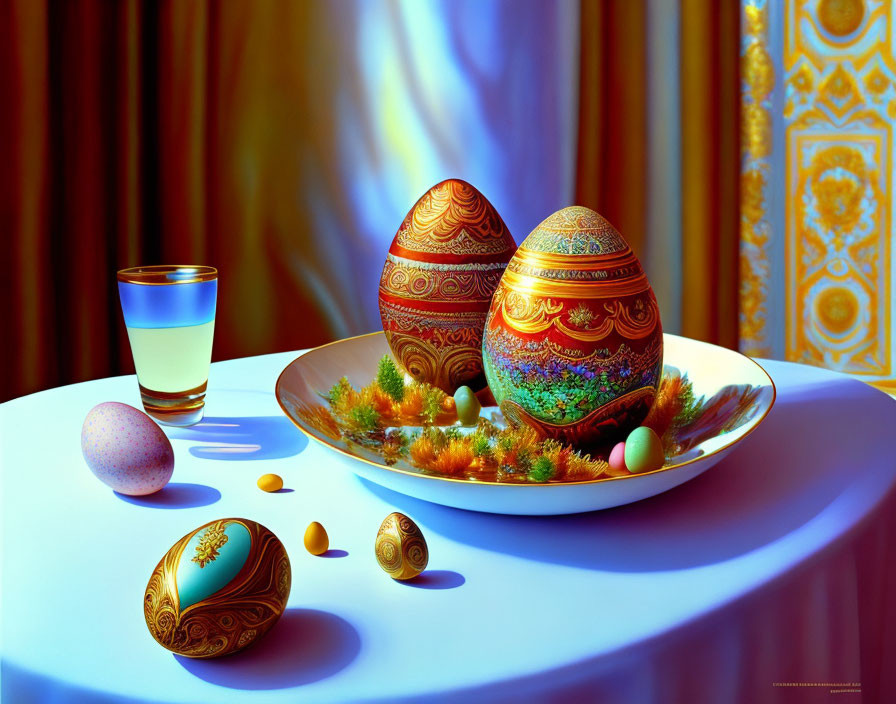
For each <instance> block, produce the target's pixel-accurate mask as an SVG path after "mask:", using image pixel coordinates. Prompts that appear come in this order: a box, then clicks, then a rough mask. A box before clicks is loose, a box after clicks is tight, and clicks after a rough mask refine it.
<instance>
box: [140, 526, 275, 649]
mask: <svg viewBox="0 0 896 704" xmlns="http://www.w3.org/2000/svg"><path fill="white" fill-rule="evenodd" d="M291 581H292V573H291V571H290V567H289V557H287V555H286V549H285V548H284V547H283V544H282V543H281V542H280V540H278V538H277V536H276V535H274V534H273V533H272V532H271V531H269V530H268V529H267V528H265V527H264V526H263V525H261V524H259V523H256V522H255V521H250V520H247V519H245V518H222V519H219V520H216V521H211V522H210V523H206V524H205V525H204V526H200V527H199V528H197V529H196V530H194V531H192V532H190V533H188V534H187V535H185V536H184V537H183V538H181V539H180V540H178V541H177V542H176V543H175V544H174V545H173V546H172V547H171V549H170V550H169V551H168V552H166V553H165V556H164V557H163V558H162V559H161V561H160V562H159V564H158V565H156V568H155V570H153V573H152V576H151V577H150V578H149V584H147V585H146V592H145V593H144V595H143V612H144V616H145V617H146V625H147V627H148V628H149V632H150V633H152V636H153V638H155V639H156V640H157V641H158V642H159V643H160V644H161V645H163V646H165V647H166V648H168V650H172V651H174V652H175V653H178V654H179V655H186V656H187V657H192V658H212V657H218V656H220V655H228V654H230V653H234V652H236V651H238V650H242V649H243V648H245V647H247V646H249V645H251V644H252V643H254V642H256V641H257V640H258V639H259V638H261V637H262V636H263V635H264V634H265V633H267V631H268V630H270V628H271V626H273V625H274V624H275V623H276V622H277V619H279V618H280V615H281V614H282V613H283V610H284V609H285V608H286V601H287V599H288V598H289V588H290V584H291Z"/></svg>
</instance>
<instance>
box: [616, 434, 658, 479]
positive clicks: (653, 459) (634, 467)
mask: <svg viewBox="0 0 896 704" xmlns="http://www.w3.org/2000/svg"><path fill="white" fill-rule="evenodd" d="M665 460H666V458H665V456H664V454H663V443H662V442H661V441H660V437H659V435H657V434H656V433H655V432H653V430H651V429H650V428H648V427H646V426H643V425H642V426H639V427H637V428H635V429H634V430H633V431H632V432H631V433H630V434H629V436H628V438H626V440H625V466H626V467H627V468H628V471H629V472H631V473H632V474H640V473H641V472H651V471H653V470H654V469H659V468H660V467H662V466H663V462H665Z"/></svg>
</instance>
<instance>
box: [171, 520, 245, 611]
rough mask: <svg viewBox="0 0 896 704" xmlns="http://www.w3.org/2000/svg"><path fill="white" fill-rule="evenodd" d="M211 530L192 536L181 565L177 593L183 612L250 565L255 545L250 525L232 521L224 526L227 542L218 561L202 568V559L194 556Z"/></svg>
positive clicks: (227, 582) (221, 549)
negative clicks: (249, 559)
mask: <svg viewBox="0 0 896 704" xmlns="http://www.w3.org/2000/svg"><path fill="white" fill-rule="evenodd" d="M207 530H208V528H203V529H202V530H201V531H199V532H198V533H196V535H194V536H193V537H192V538H190V542H189V543H187V547H186V548H185V549H184V551H183V554H182V555H181V557H180V564H179V565H178V566H177V595H178V599H179V600H180V609H181V611H183V610H184V609H186V608H187V607H188V606H192V605H193V604H196V603H198V602H200V601H202V600H203V599H205V598H207V597H210V596H211V595H212V594H214V593H215V592H217V591H218V590H220V589H223V588H224V587H226V586H227V585H228V584H230V581H231V580H232V579H233V578H234V577H236V575H237V573H238V572H239V571H240V570H241V569H242V568H243V565H244V564H246V558H247V557H248V556H249V548H250V547H252V536H250V535H249V531H248V530H246V527H245V526H243V525H241V524H239V523H228V524H227V525H226V526H225V527H224V535H225V536H227V542H225V543H224V544H223V545H222V546H221V547H220V548H219V549H218V555H217V557H215V559H214V560H211V561H210V562H206V563H205V567H200V566H199V563H198V562H193V558H194V557H195V556H196V548H197V547H198V545H199V541H200V540H201V539H202V536H203V535H204V534H205V532H206V531H207Z"/></svg>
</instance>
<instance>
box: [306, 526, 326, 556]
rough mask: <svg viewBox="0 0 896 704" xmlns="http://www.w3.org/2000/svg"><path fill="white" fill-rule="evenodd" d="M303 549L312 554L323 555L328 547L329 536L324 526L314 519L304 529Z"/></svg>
mask: <svg viewBox="0 0 896 704" xmlns="http://www.w3.org/2000/svg"><path fill="white" fill-rule="evenodd" d="M305 549H306V550H307V551H308V552H310V553H311V554H312V555H323V554H324V553H325V552H326V551H327V550H329V549H330V538H329V536H328V535H327V531H326V530H324V527H323V526H322V525H321V524H320V523H318V522H317V521H314V522H313V523H309V524H308V527H307V528H306V529H305Z"/></svg>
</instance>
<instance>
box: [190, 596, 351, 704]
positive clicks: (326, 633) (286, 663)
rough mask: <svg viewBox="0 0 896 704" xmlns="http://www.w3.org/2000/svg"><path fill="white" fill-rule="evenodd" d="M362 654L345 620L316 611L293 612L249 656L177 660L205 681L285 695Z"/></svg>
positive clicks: (334, 672)
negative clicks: (290, 688) (283, 692)
mask: <svg viewBox="0 0 896 704" xmlns="http://www.w3.org/2000/svg"><path fill="white" fill-rule="evenodd" d="M360 650H361V638H360V636H359V635H358V632H357V631H356V630H355V628H354V627H353V626H352V625H351V624H350V623H349V622H348V621H346V620H345V619H343V618H340V617H339V616H336V615H335V614H331V613H328V612H326V611H318V610H316V609H287V610H286V611H285V612H284V613H283V616H281V617H280V620H279V621H278V622H277V623H276V624H275V625H274V627H273V628H272V629H271V631H270V633H268V634H267V635H266V636H265V637H264V638H262V639H261V640H260V641H259V642H258V643H256V644H255V645H253V646H252V647H250V648H249V649H247V650H244V651H242V652H239V653H236V654H234V655H229V656H226V657H223V658H216V659H215V658H213V659H207V660H196V659H193V658H187V657H184V656H182V655H175V656H174V658H175V659H176V660H177V662H179V663H180V664H181V666H182V667H183V668H184V669H185V670H187V671H188V672H190V673H191V674H193V675H195V676H196V677H198V678H199V679H202V680H205V681H206V682H210V683H212V684H216V685H219V686H221V687H230V688H231V689H247V690H261V689H285V688H288V687H296V686H299V685H303V684H308V683H310V682H317V681H318V680H322V679H325V678H327V677H331V676H332V675H334V674H336V673H337V672H339V671H340V670H342V669H344V668H345V667H347V666H348V665H349V664H350V663H351V662H352V660H354V659H355V658H356V657H357V655H358V653H359V652H360Z"/></svg>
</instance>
